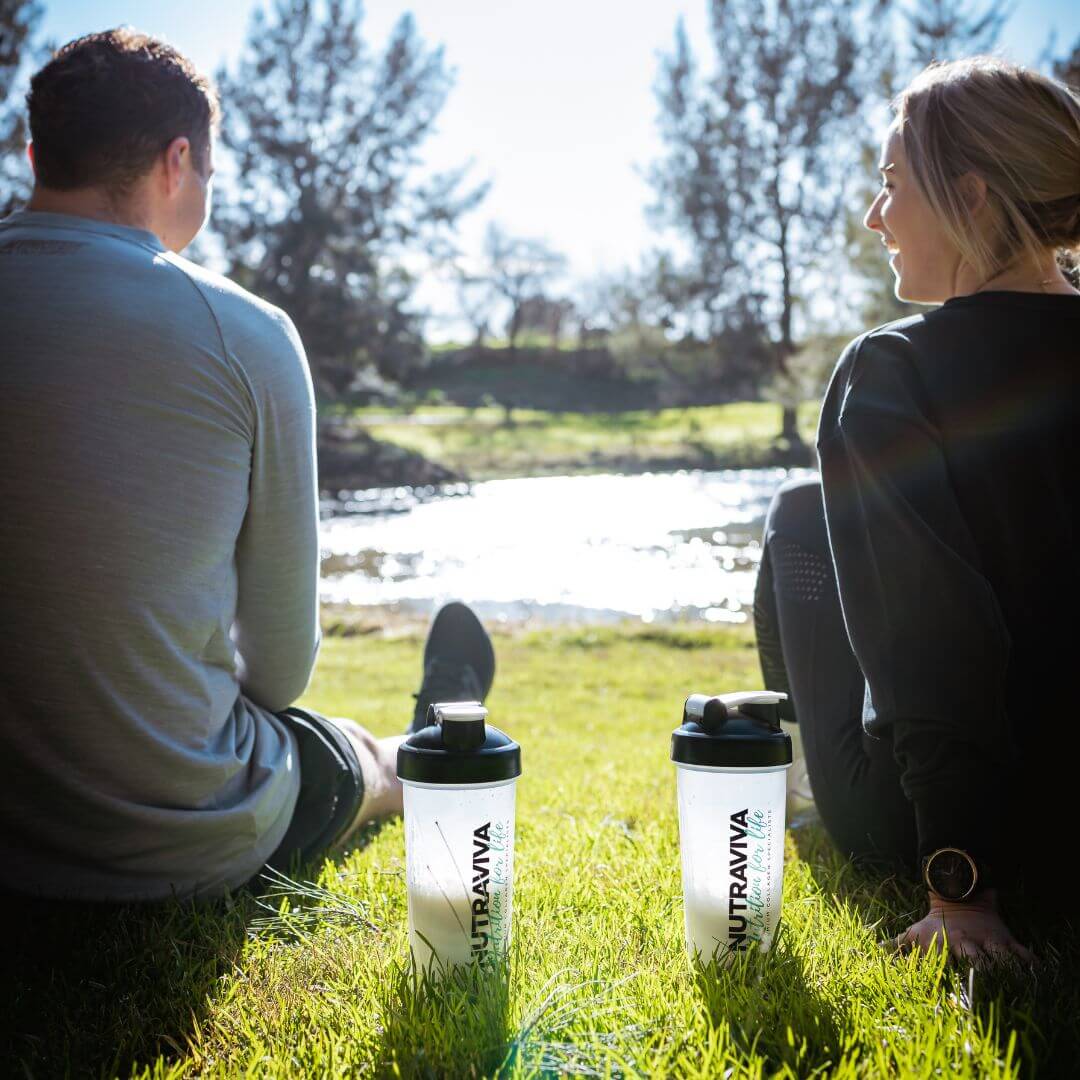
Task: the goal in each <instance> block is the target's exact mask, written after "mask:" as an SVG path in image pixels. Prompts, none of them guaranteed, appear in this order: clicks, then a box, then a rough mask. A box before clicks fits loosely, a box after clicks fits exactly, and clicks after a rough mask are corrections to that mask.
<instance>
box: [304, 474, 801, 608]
mask: <svg viewBox="0 0 1080 1080" xmlns="http://www.w3.org/2000/svg"><path fill="white" fill-rule="evenodd" d="M794 475H801V471H800V470H794V471H791V472H789V471H786V470H783V469H742V470H728V471H724V472H711V473H706V472H682V473H672V474H646V475H644V476H555V477H535V478H528V479H518V480H493V481H489V482H486V483H480V484H475V485H472V487H471V488H469V489H466V490H467V491H468V493H467V494H456V495H451V496H447V497H436V498H432V499H430V500H428V501H420V502H417V501H416V500H415V499H410V498H409V497H408V496H409V493H408V492H407V491H406V490H405V489H397V490H396V491H389V490H388V491H380V492H365V493H358V494H362V501H359V502H357V503H356V504H355V508H357V509H359V508H363V509H364V510H366V511H368V512H364V513H349V512H347V510H346V508H347V507H348V506H349V504H332V505H330V506H328V507H327V508H326V509H327V510H328V511H329V512H328V514H327V516H326V517H325V519H324V521H323V523H322V547H323V558H324V565H323V583H322V596H323V599H324V600H326V601H329V602H334V603H347V604H357V605H400V606H402V607H404V608H408V609H410V610H429V609H434V608H435V607H436V606H437V605H438V604H441V603H443V602H445V601H446V600H449V599H458V600H464V601H465V602H466V603H469V604H471V605H472V606H473V607H475V609H476V610H477V611H478V612H479V613H480V614H481V615H482V616H485V617H487V618H496V619H499V618H502V619H523V618H530V617H532V618H539V619H544V620H551V621H564V620H575V621H576V620H581V621H585V620H608V619H618V618H623V617H637V618H641V619H644V620H646V621H652V620H654V619H674V618H705V619H709V620H712V621H724V622H741V621H743V620H744V619H745V618H746V617H747V614H748V612H749V610H750V606H751V604H752V601H753V590H754V578H755V575H756V572H757V565H758V562H759V560H760V556H761V551H760V538H761V526H762V522H763V520H764V516H765V511H766V509H767V508H768V504H769V500H770V498H771V497H772V494H773V492H774V491H775V490H776V488H777V486H778V485H779V484H780V483H781V482H782V481H783V480H784V479H786V478H788V477H789V476H794ZM403 505H404V507H405V508H404V509H402V506H403ZM372 509H374V510H375V511H376V512H370V511H371V510H372ZM395 510H397V511H398V512H394V511H395ZM343 511H346V512H343Z"/></svg>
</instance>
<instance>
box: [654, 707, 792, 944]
mask: <svg viewBox="0 0 1080 1080" xmlns="http://www.w3.org/2000/svg"><path fill="white" fill-rule="evenodd" d="M782 700H784V695H783V694H777V693H772V692H770V691H752V692H748V693H737V694H722V695H720V696H718V697H709V696H707V695H705V694H693V695H691V696H690V697H688V698H687V699H686V705H685V708H684V711H683V723H682V726H681V727H679V728H677V729H676V730H675V731H674V732H673V733H672V736H671V758H672V760H673V761H674V762H675V764H676V766H677V768H678V773H677V775H678V792H679V844H680V848H681V851H682V879H683V910H684V916H685V926H686V946H687V951H688V952H689V954H690V956H691V957H692V958H698V959H700V960H702V961H704V962H709V961H711V960H713V959H715V960H718V961H720V962H722V963H723V962H726V961H728V960H729V959H730V958H731V956H732V955H734V954H735V953H736V952H744V951H746V950H747V949H750V948H753V947H755V946H757V947H760V948H762V949H767V948H769V946H770V945H771V944H772V940H773V935H774V934H775V933H776V927H777V924H778V922H779V919H780V898H781V894H782V891H783V880H784V801H785V792H786V776H785V774H786V772H787V770H788V769H789V768H790V767H791V739H790V738H789V737H788V736H787V735H786V734H785V733H784V732H783V731H782V730H781V727H780V717H779V710H778V709H777V704H778V703H779V702H780V701H782Z"/></svg>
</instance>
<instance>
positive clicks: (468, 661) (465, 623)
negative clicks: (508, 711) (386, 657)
mask: <svg viewBox="0 0 1080 1080" xmlns="http://www.w3.org/2000/svg"><path fill="white" fill-rule="evenodd" d="M494 679H495V649H494V648H493V647H492V644H491V638H489V637H488V634H487V631H486V630H485V629H484V627H483V625H482V624H481V622H480V620H479V619H478V618H477V617H476V616H475V615H474V614H473V612H472V609H471V608H468V607H466V606H465V605H464V604H459V603H457V602H456V601H455V602H453V603H450V604H447V605H446V606H445V607H443V608H441V609H440V610H439V613H438V614H437V615H436V616H435V620H434V622H432V624H431V629H430V630H429V631H428V637H427V644H425V645H424V680H423V682H422V683H421V684H420V689H419V691H418V692H417V693H415V694H414V695H413V697H415V698H416V709H415V711H414V712H413V719H412V723H411V724H410V725H409V731H410V732H413V731H419V730H420V729H421V728H422V727H424V726H425V723H426V718H427V710H428V706H429V705H431V704H432V703H433V702H436V701H483V700H484V698H486V697H487V695H488V692H489V691H490V690H491V684H492V682H493V681H494Z"/></svg>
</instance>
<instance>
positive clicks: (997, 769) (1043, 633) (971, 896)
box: [755, 57, 1080, 958]
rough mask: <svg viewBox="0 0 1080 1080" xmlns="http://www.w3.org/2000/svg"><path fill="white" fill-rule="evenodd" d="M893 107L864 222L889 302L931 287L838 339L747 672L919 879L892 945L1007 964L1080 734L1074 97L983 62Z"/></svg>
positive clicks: (822, 798) (1079, 119)
mask: <svg viewBox="0 0 1080 1080" xmlns="http://www.w3.org/2000/svg"><path fill="white" fill-rule="evenodd" d="M895 109H896V116H895V121H894V123H893V125H892V126H891V127H890V129H889V131H888V133H887V136H886V138H885V141H884V145H883V147H882V153H881V162H880V171H881V176H882V188H881V191H880V192H879V193H878V195H877V197H876V198H875V199H874V202H873V204H872V205H871V207H870V209H869V211H868V212H867V215H866V218H865V222H864V224H865V225H866V227H867V228H869V229H872V230H873V231H874V232H876V233H878V234H879V235H880V237H881V240H882V243H883V244H884V245H885V247H886V248H887V249H888V251H889V252H890V254H891V258H890V260H889V262H890V266H891V267H892V270H893V273H894V274H895V275H896V294H897V296H898V297H899V298H900V299H903V300H909V301H914V302H917V303H923V304H934V305H940V306H938V307H935V308H934V309H933V310H931V311H928V312H926V313H924V314H920V315H915V316H913V317H911V318H907V319H902V320H899V321H898V322H894V323H890V324H888V325H886V326H883V327H880V328H878V329H876V330H873V331H871V332H869V333H867V334H864V335H863V336H861V337H859V338H857V339H856V340H855V341H853V342H852V343H851V344H850V345H849V346H848V347H847V349H846V350H845V351H844V353H843V355H842V357H841V359H840V362H839V364H838V366H837V368H836V371H835V373H834V375H833V378H832V382H831V384H830V387H829V390H828V393H827V395H826V398H825V402H824V405H823V409H822V415H821V423H820V427H819V431H818V453H819V459H820V465H821V480H820V482H819V481H817V480H813V481H797V482H794V483H789V484H787V485H785V486H784V487H783V488H782V489H781V490H780V491H779V492H778V493H777V496H776V498H775V499H774V501H773V504H772V506H771V508H770V511H769V515H768V518H767V521H766V526H765V544H764V555H763V562H762V572H761V575H760V577H759V581H758V590H757V598H756V605H755V607H756V611H755V615H756V622H757V628H758V636H759V648H760V651H761V659H762V668H763V671H764V674H765V679H766V685H767V686H770V687H772V688H777V689H784V688H788V689H790V692H791V697H792V701H793V705H794V712H795V719H797V720H798V722H799V728H800V733H801V735H802V741H803V745H804V750H805V756H806V768H807V771H808V774H809V778H810V784H811V787H812V789H813V793H814V797H815V801H816V802H817V805H818V809H819V812H820V814H821V817H822V820H823V822H824V824H825V827H826V828H827V829H828V831H829V832H830V834H831V835H832V837H833V839H834V840H835V841H836V842H837V844H839V845H840V846H841V847H842V848H843V849H844V850H845V851H846V852H847V853H848V854H850V855H851V856H853V857H857V858H860V859H871V860H876V861H879V862H881V863H884V864H887V865H892V866H904V867H907V868H910V869H916V870H917V871H918V872H919V875H920V878H921V880H922V881H923V882H924V883H925V884H926V886H927V890H928V912H927V914H926V915H925V917H924V918H922V919H921V920H919V921H918V922H916V923H914V924H913V925H912V926H911V927H909V928H908V930H907V931H906V932H905V933H903V934H901V935H900V937H899V939H898V944H899V945H901V946H905V947H915V948H920V949H926V948H930V947H932V946H933V945H934V943H935V941H936V940H937V939H938V938H939V937H940V935H941V934H942V931H943V930H944V931H945V936H946V938H947V941H948V946H949V949H950V951H951V952H952V953H953V954H954V955H960V956H969V957H973V958H976V957H979V956H981V955H983V954H988V953H993V952H996V951H1011V952H1013V953H1016V954H1019V955H1020V956H1022V957H1027V956H1029V954H1028V952H1027V950H1026V949H1025V948H1024V947H1023V946H1022V945H1021V944H1020V943H1019V942H1018V941H1017V940H1016V938H1015V937H1014V936H1013V934H1012V933H1011V932H1010V930H1009V928H1008V926H1007V925H1006V922H1005V920H1004V918H1003V916H1002V912H1001V909H1000V907H999V899H998V897H999V889H1000V887H1001V886H1011V885H1013V884H1015V883H1020V884H1022V885H1023V887H1024V891H1025V892H1026V894H1027V895H1028V896H1029V897H1033V898H1036V899H1038V898H1039V897H1040V896H1041V897H1042V898H1043V899H1047V898H1050V899H1052V895H1050V894H1053V893H1054V892H1055V891H1056V892H1057V893H1058V894H1059V895H1062V896H1063V895H1064V890H1063V889H1061V888H1057V889H1056V890H1055V884H1056V881H1057V879H1058V877H1059V875H1060V874H1061V873H1062V867H1063V866H1064V865H1066V864H1067V862H1068V861H1069V860H1070V859H1071V850H1070V849H1069V848H1068V847H1066V844H1067V838H1068V836H1069V833H1070V831H1071V828H1072V820H1071V819H1072V814H1073V803H1074V799H1073V798H1072V796H1071V791H1070V788H1071V787H1075V786H1076V785H1075V782H1074V781H1073V776H1074V774H1075V773H1076V770H1077V764H1076V762H1077V750H1078V749H1080V725H1078V724H1077V719H1076V717H1075V712H1076V706H1075V704H1074V702H1073V700H1072V695H1071V694H1070V693H1068V691H1067V690H1066V686H1067V684H1068V683H1069V682H1070V681H1071V678H1070V677H1071V674H1072V663H1071V661H1072V641H1073V638H1074V637H1075V633H1074V632H1072V631H1071V627H1070V623H1071V620H1072V617H1073V612H1074V611H1075V610H1076V607H1075V604H1076V600H1077V593H1078V590H1077V581H1078V577H1080V573H1078V569H1077V551H1078V540H1080V538H1078V535H1077V521H1076V504H1077V498H1076V483H1077V472H1076V441H1077V439H1076V432H1077V431H1078V429H1080V409H1078V405H1077V390H1078V385H1077V384H1078V376H1077V367H1078V364H1080V293H1078V292H1077V290H1076V289H1075V288H1073V286H1072V285H1071V284H1070V282H1069V280H1068V279H1067V277H1066V275H1065V273H1063V271H1062V268H1061V266H1060V265H1059V262H1058V258H1057V256H1058V255H1059V253H1061V252H1063V251H1072V250H1075V249H1076V248H1077V246H1078V245H1080V99H1078V98H1077V96H1076V95H1075V94H1074V93H1072V92H1071V91H1070V90H1068V89H1067V88H1066V87H1064V86H1062V85H1060V84H1058V83H1056V82H1054V81H1053V80H1051V79H1048V78H1045V77H1043V76H1041V75H1038V74H1036V73H1034V72H1031V71H1027V70H1024V69H1022V68H1019V67H1016V66H1013V65H1011V64H1008V63H1005V62H1004V61H1001V60H996V59H990V58H985V57H977V58H974V59H970V60H962V61H958V62H956V63H952V64H945V65H935V66H932V67H931V68H929V69H927V70H926V71H924V72H923V73H922V74H921V75H920V76H919V77H918V78H917V79H916V80H915V81H914V82H913V83H912V84H911V86H909V87H908V88H907V90H905V91H904V92H903V93H902V94H901V95H900V97H899V98H898V100H897V102H896V105H895ZM849 642H850V644H849Z"/></svg>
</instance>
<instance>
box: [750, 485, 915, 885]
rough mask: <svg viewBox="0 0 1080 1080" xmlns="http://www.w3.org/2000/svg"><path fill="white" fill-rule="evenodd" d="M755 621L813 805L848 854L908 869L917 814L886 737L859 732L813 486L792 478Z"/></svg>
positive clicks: (857, 701)
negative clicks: (785, 704)
mask: <svg viewBox="0 0 1080 1080" xmlns="http://www.w3.org/2000/svg"><path fill="white" fill-rule="evenodd" d="M754 624H755V628H756V630H757V643H758V654H759V656H760V657H761V671H762V675H763V676H764V679H765V686H766V688H767V689H769V690H782V691H784V692H786V693H787V694H788V695H789V697H790V701H791V704H792V706H793V709H792V710H791V713H793V715H792V714H791V713H789V717H788V718H789V719H794V720H797V721H798V724H799V733H800V734H801V736H802V742H803V751H804V753H805V755H806V769H807V774H808V775H809V778H810V787H811V789H812V790H813V793H814V802H815V803H816V804H817V808H818V813H819V814H820V815H821V820H822V823H823V824H824V826H825V828H826V829H827V830H828V832H829V834H830V836H831V837H832V839H833V841H834V842H835V843H836V844H837V846H838V847H840V848H841V849H842V850H843V851H844V852H845V853H846V854H847V855H849V856H852V857H853V858H857V859H859V860H861V861H866V862H870V863H873V864H876V865H879V866H885V867H888V868H890V869H898V870H906V871H908V872H910V871H911V870H912V869H913V868H914V866H915V862H916V855H917V847H918V843H917V839H916V831H915V813H914V810H913V808H912V806H911V803H910V802H909V801H908V799H907V798H906V796H905V795H904V793H903V791H902V790H901V788H900V774H899V769H898V767H897V764H896V761H895V759H894V757H893V752H892V741H891V739H875V738H871V737H870V736H869V735H867V734H866V733H865V732H864V731H863V727H862V707H863V694H864V691H865V680H864V679H863V675H862V672H861V671H860V670H859V665H858V663H857V661H856V660H855V655H854V653H852V651H851V645H850V643H849V642H848V637H847V631H846V629H845V627H844V620H843V616H842V614H841V611H840V598H839V595H838V593H837V587H836V573H835V571H834V570H833V563H832V557H831V555H830V553H829V540H828V535H827V533H826V529H825V510H824V506H823V504H822V499H821V481H820V480H819V479H818V478H816V477H814V478H810V479H805V480H792V481H789V482H788V483H786V484H784V485H783V486H782V487H781V488H780V489H779V491H777V493H776V495H775V496H774V497H773V501H772V505H771V506H770V507H769V513H768V516H767V517H766V519H765V536H764V541H763V543H762V556H761V570H760V571H759V574H758V580H757V588H756V590H755V593H754Z"/></svg>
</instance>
